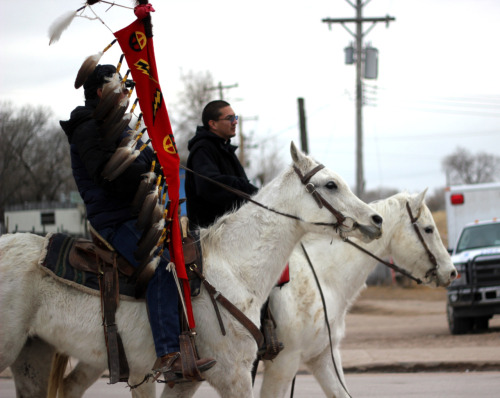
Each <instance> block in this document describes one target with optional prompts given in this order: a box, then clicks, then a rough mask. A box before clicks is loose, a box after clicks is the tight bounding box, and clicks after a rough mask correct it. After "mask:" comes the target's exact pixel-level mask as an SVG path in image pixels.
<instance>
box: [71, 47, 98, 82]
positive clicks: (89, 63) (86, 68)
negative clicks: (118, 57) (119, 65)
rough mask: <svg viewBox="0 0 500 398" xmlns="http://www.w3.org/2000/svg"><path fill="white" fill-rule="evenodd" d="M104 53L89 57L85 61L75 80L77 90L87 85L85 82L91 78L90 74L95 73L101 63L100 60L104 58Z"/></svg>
mask: <svg viewBox="0 0 500 398" xmlns="http://www.w3.org/2000/svg"><path fill="white" fill-rule="evenodd" d="M102 54H103V53H102V51H101V52H98V53H97V54H94V55H89V56H88V57H87V58H86V59H85V61H83V63H82V66H80V69H79V70H78V73H77V74H76V79H75V88H80V87H82V86H83V83H85V80H87V78H88V77H89V76H90V74H91V73H92V72H93V71H94V69H95V67H96V66H97V64H98V63H99V60H100V59H101V57H102Z"/></svg>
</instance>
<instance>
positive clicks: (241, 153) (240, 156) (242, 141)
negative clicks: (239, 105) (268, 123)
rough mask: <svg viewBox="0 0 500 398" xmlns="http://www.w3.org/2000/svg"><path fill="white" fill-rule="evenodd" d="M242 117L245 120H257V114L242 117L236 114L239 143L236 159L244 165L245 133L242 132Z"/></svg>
mask: <svg viewBox="0 0 500 398" xmlns="http://www.w3.org/2000/svg"><path fill="white" fill-rule="evenodd" d="M243 119H244V120H245V121H251V120H259V117H258V116H252V117H245V118H244V117H243V116H241V115H240V116H238V132H239V139H240V144H239V149H240V151H239V153H238V159H239V161H240V163H241V164H242V165H243V167H245V166H246V165H245V162H246V158H245V145H246V144H245V135H244V134H243Z"/></svg>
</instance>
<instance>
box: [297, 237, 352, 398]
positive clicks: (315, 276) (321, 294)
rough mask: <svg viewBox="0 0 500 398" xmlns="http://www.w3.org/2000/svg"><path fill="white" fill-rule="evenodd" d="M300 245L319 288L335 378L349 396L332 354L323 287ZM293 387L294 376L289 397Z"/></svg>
mask: <svg viewBox="0 0 500 398" xmlns="http://www.w3.org/2000/svg"><path fill="white" fill-rule="evenodd" d="M300 247H302V251H303V252H304V256H305V257H306V260H307V262H308V264H309V267H310V268H311V271H312V273H313V275H314V280H315V281H316V285H317V286H318V290H319V295H320V296H321V302H322V303H323V311H324V312H325V323H326V328H327V330H328V341H329V342H330V354H331V356H332V362H333V367H334V368H335V373H336V374H337V378H338V379H339V382H340V385H341V386H342V388H343V389H344V391H345V392H346V394H347V395H348V396H349V397H351V395H350V394H349V391H347V387H346V386H345V385H344V382H343V381H342V378H341V377H340V372H339V369H338V368H337V362H336V361H335V356H334V355H333V347H332V331H331V329H330V321H329V320H328V313H327V311H326V301H325V296H324V295H323V289H321V284H320V283H319V279H318V276H317V275H316V271H315V270H314V267H313V265H312V262H311V259H310V258H309V254H307V251H306V248H305V247H304V244H303V243H302V242H300ZM294 389H295V377H294V378H293V381H292V390H291V392H290V397H293V391H294Z"/></svg>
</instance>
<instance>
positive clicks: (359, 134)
mask: <svg viewBox="0 0 500 398" xmlns="http://www.w3.org/2000/svg"><path fill="white" fill-rule="evenodd" d="M346 1H347V2H348V3H349V4H350V5H351V6H352V7H354V9H355V10H356V18H325V19H323V20H322V22H324V23H327V24H328V27H329V28H330V29H331V25H332V24H334V23H340V24H341V25H342V26H343V27H344V29H345V30H347V31H348V32H349V33H350V34H351V35H352V36H353V37H354V38H355V39H356V195H357V196H363V194H364V191H365V181H364V172H363V112H362V107H363V82H362V80H361V73H362V63H363V38H364V36H366V35H367V34H368V32H370V31H371V30H372V29H373V28H374V26H375V25H376V23H377V22H385V23H386V27H389V22H390V21H395V20H396V18H394V17H390V16H389V15H387V16H385V17H380V18H363V13H362V11H363V7H364V6H365V5H366V4H367V3H368V2H370V1H371V0H365V1H364V2H363V1H362V0H356V4H354V3H353V2H351V1H350V0H346ZM350 22H352V23H355V24H356V33H353V32H352V31H351V30H350V29H349V28H348V27H347V26H346V25H345V24H346V23H350ZM363 22H372V25H371V26H370V27H369V28H368V29H367V30H366V31H365V32H363Z"/></svg>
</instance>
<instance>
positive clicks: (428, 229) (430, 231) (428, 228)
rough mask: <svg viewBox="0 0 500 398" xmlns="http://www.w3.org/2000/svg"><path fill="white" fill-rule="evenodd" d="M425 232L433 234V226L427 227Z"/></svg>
mask: <svg viewBox="0 0 500 398" xmlns="http://www.w3.org/2000/svg"><path fill="white" fill-rule="evenodd" d="M424 232H425V233H426V234H432V233H433V232H434V229H433V228H432V227H425V228H424Z"/></svg>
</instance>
